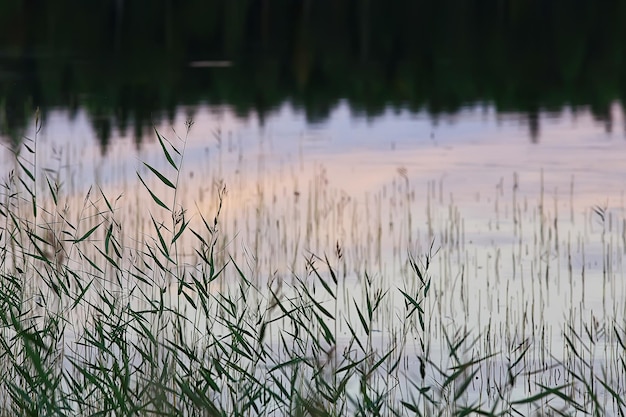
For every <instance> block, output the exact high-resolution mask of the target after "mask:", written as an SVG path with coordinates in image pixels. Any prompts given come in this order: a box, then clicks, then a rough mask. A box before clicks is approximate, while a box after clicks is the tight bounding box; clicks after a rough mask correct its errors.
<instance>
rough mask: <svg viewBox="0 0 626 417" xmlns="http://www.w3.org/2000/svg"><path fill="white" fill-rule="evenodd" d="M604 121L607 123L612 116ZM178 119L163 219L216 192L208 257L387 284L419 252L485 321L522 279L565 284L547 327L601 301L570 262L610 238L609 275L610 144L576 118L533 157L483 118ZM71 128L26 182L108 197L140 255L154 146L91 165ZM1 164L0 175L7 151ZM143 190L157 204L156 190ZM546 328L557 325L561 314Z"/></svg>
mask: <svg viewBox="0 0 626 417" xmlns="http://www.w3.org/2000/svg"><path fill="white" fill-rule="evenodd" d="M613 113H614V117H615V118H616V119H618V120H619V118H620V117H621V116H620V115H621V109H620V108H619V107H618V106H617V105H616V106H615V107H614V111H613ZM185 117H186V114H185V113H184V112H183V111H181V112H179V113H178V114H177V117H176V119H175V122H174V124H173V125H172V126H167V125H165V124H164V125H161V126H157V128H158V130H159V131H160V132H161V133H162V134H163V135H164V136H165V137H167V138H168V139H169V140H170V141H171V142H172V143H173V144H175V145H176V146H178V147H180V148H181V149H182V148H184V163H183V167H184V169H183V170H182V171H181V177H180V185H181V186H180V191H179V193H178V195H177V204H179V205H181V206H182V207H184V208H186V209H187V210H189V214H188V216H190V217H193V218H194V219H195V220H194V221H198V217H197V214H195V215H193V216H192V215H191V214H192V213H201V214H204V215H206V214H207V213H212V212H213V210H215V207H216V204H217V199H216V197H215V190H216V188H215V187H216V184H218V183H219V184H224V185H225V186H226V188H227V190H228V195H227V197H226V199H225V202H224V210H223V213H222V224H223V226H222V233H223V238H224V244H225V245H226V247H225V248H224V249H225V250H227V251H228V252H229V253H232V254H234V256H235V258H236V259H240V260H241V261H242V262H243V264H247V265H250V269H251V271H250V272H251V273H253V274H254V275H256V276H259V277H265V278H267V277H269V276H272V275H274V274H279V275H281V276H289V275H290V274H291V271H293V269H294V268H296V267H297V265H298V264H299V262H300V260H301V259H302V258H303V256H305V255H306V254H307V253H309V252H313V253H317V254H323V253H327V252H329V251H332V249H333V248H335V246H336V245H337V244H339V245H340V246H341V247H342V249H343V252H344V253H345V257H344V263H345V266H344V267H345V273H346V274H347V276H351V277H355V276H358V275H360V274H362V273H363V272H364V271H365V270H368V271H376V272H377V273H379V274H381V275H382V276H387V275H389V274H391V275H392V276H393V275H395V274H398V273H400V271H401V269H402V262H404V260H405V256H404V255H405V254H406V253H407V251H411V252H413V251H418V252H423V251H424V249H425V248H427V247H428V246H429V245H430V243H431V242H432V241H434V245H435V247H436V248H440V249H441V250H440V256H438V257H437V258H436V261H437V262H439V264H440V268H441V270H440V271H439V273H440V278H441V279H443V280H446V282H445V283H444V284H442V286H443V287H444V288H447V287H448V286H449V285H452V283H451V282H447V280H451V279H455V280H459V279H460V280H461V281H460V282H459V284H458V285H460V286H461V287H460V288H461V289H463V288H464V289H463V290H462V291H461V292H462V293H464V294H466V295H467V294H472V293H473V292H474V293H475V294H474V295H476V296H477V297H478V298H480V297H481V296H480V294H482V297H483V298H482V300H481V303H482V304H481V306H482V307H481V308H483V309H484V308H486V309H487V311H494V309H497V308H498V306H499V303H500V302H501V301H498V300H497V299H494V298H493V295H492V294H493V292H494V290H495V289H498V290H497V292H499V291H505V293H500V294H501V295H502V296H503V297H505V298H506V297H507V295H506V294H509V293H515V292H516V291H517V290H516V291H513V288H514V287H515V286H519V285H522V286H523V285H525V284H524V283H526V282H528V281H529V280H531V281H532V280H533V279H534V278H533V277H537V279H539V278H540V277H541V275H542V274H546V276H552V274H553V273H554V274H556V275H557V276H558V277H562V276H570V278H568V280H569V282H570V284H571V288H569V287H568V285H564V284H563V285H562V284H558V285H556V286H551V287H550V289H549V291H548V292H547V293H546V294H545V295H544V296H545V303H544V305H543V306H542V307H541V308H550V309H554V310H555V312H558V311H561V310H562V309H563V307H564V304H562V302H565V301H568V302H572V301H573V299H574V298H575V296H576V297H578V298H579V302H582V301H581V300H582V298H580V297H583V296H584V297H585V299H586V301H587V302H588V303H592V304H590V305H602V304H603V302H604V301H605V297H606V295H607V294H606V293H604V292H598V291H599V290H600V289H601V288H602V287H599V286H596V285H593V284H591V283H592V282H594V281H593V280H594V279H600V278H597V277H596V278H588V279H587V281H586V282H582V283H580V284H578V285H574V284H573V282H574V281H575V280H576V278H575V277H576V276H577V275H579V274H580V269H581V268H583V265H584V264H585V263H587V264H588V265H587V267H588V269H587V272H586V274H587V275H588V276H591V275H593V274H594V272H593V271H594V270H595V268H598V265H601V264H602V263H603V257H602V255H601V253H602V251H601V250H600V249H602V247H601V246H598V245H600V243H601V242H600V241H599V240H598V230H605V231H608V232H610V233H616V235H615V236H616V240H615V241H614V242H612V244H613V245H616V246H615V247H612V248H611V253H613V254H614V255H615V256H616V258H615V259H614V261H615V262H617V264H616V265H615V268H617V269H616V270H615V273H616V274H621V272H618V271H621V257H620V256H618V255H619V254H620V253H621V252H620V251H621V249H620V248H623V246H624V242H623V237H622V238H619V236H620V233H621V228H622V226H623V222H624V220H623V218H622V216H623V213H622V210H623V207H624V201H623V189H624V188H623V163H622V154H623V151H624V147H625V146H626V143H625V142H624V141H623V140H622V138H621V137H619V135H616V134H613V135H612V134H607V133H605V132H604V131H603V130H602V129H601V127H599V126H597V125H596V122H595V121H594V119H593V117H592V116H591V115H590V114H589V113H587V114H565V115H564V116H563V117H562V118H559V119H552V118H545V120H542V123H543V124H544V126H545V127H544V139H543V141H542V143H541V144H540V145H538V146H537V145H533V144H531V143H529V142H528V140H527V139H526V132H525V129H524V127H523V126H520V122H519V121H518V120H517V119H515V118H513V117H512V118H502V117H501V116H500V115H499V114H498V113H497V112H495V111H494V110H493V109H489V108H487V109H484V108H468V109H466V110H464V111H463V112H461V113H460V114H459V116H458V117H455V118H454V119H451V120H448V121H446V120H441V121H440V123H438V124H436V125H433V124H432V122H431V121H430V120H429V117H428V116H427V114H422V115H417V116H416V115H413V114H411V113H408V112H406V113H400V114H397V113H389V114H387V115H386V116H383V117H381V118H380V119H379V120H378V121H376V122H370V121H367V120H359V119H354V118H353V117H352V116H351V112H350V111H349V109H348V107H347V106H342V107H339V109H338V110H337V111H336V112H335V113H334V114H333V117H332V118H331V119H330V120H329V122H327V123H325V124H323V125H317V126H315V127H311V126H310V125H309V124H308V123H307V121H306V118H305V117H304V116H303V115H301V114H299V113H297V112H294V111H293V109H291V108H290V107H284V108H282V109H281V110H280V111H279V112H278V114H277V116H276V117H275V118H272V119H269V120H267V121H266V123H265V124H264V126H262V127H259V125H258V124H257V123H256V122H255V121H254V120H250V121H248V122H243V123H242V122H241V120H240V119H238V118H237V117H236V115H234V114H233V113H232V111H230V110H229V109H228V108H225V107H222V108H211V107H205V108H203V109H202V110H201V111H200V112H198V113H197V114H196V118H195V123H194V126H193V128H192V130H191V131H190V133H189V135H188V136H186V134H185V127H184V121H185ZM73 120H74V121H73V122H70V121H69V120H68V115H67V114H66V113H64V112H58V113H52V114H51V115H50V117H49V118H48V120H47V122H46V123H45V125H44V127H43V129H42V130H41V131H40V132H39V133H38V134H37V135H36V136H37V141H36V143H37V145H36V146H37V151H38V160H37V163H38V165H39V168H40V169H41V168H49V169H53V170H55V171H58V172H59V173H60V175H61V177H62V178H64V181H63V188H64V189H63V192H64V193H65V195H66V196H67V198H68V199H69V200H68V201H69V202H72V201H73V203H70V205H72V204H75V205H76V206H80V205H81V204H82V202H83V199H84V195H85V193H86V192H87V190H88V188H89V187H90V186H91V185H93V184H98V185H99V187H101V189H102V190H103V191H104V193H105V195H107V196H118V195H123V198H122V199H120V206H119V208H118V210H119V212H120V214H124V215H126V216H128V220H129V221H131V222H133V224H132V225H131V226H130V227H125V228H124V230H128V231H134V232H133V233H134V235H133V236H132V241H135V242H136V244H140V242H142V241H143V240H144V239H145V237H143V236H142V234H143V233H149V232H148V230H149V229H150V227H147V226H142V224H143V223H144V222H145V221H147V219H144V218H142V217H141V216H143V215H142V214H141V213H137V211H138V210H139V208H141V207H146V206H148V207H149V206H150V204H151V199H150V196H149V194H148V193H147V192H145V190H144V189H142V187H141V185H140V183H139V182H138V181H137V174H136V173H137V172H139V173H141V174H142V175H144V176H147V177H149V175H148V174H149V171H148V169H147V168H146V167H145V166H143V165H142V164H141V162H146V163H147V164H149V165H151V166H153V167H155V168H156V169H158V170H162V172H164V173H168V172H169V171H168V170H170V171H171V169H170V167H168V164H167V161H165V160H164V158H163V155H162V150H161V147H160V145H159V144H158V142H156V140H155V138H154V136H153V137H152V140H151V141H150V142H148V143H143V144H141V145H140V146H139V147H135V146H134V145H131V144H129V143H128V142H127V141H124V140H123V139H122V138H114V140H113V141H112V143H111V145H110V148H109V152H108V153H107V154H106V155H104V156H103V155H102V154H101V152H100V148H99V146H100V144H99V143H98V141H97V140H96V139H94V137H93V133H92V130H91V128H90V126H89V121H88V118H87V116H86V115H84V114H82V113H78V114H77V115H76V116H75V118H74V119H73ZM119 133H121V132H118V134H119ZM34 136H35V134H34V132H32V135H31V137H34ZM616 136H617V137H616ZM53 150H54V151H53ZM4 161H5V162H4V167H5V172H7V170H8V169H9V168H10V167H11V163H10V162H9V161H10V157H9V155H8V152H6V155H5V158H4ZM149 185H150V187H154V189H156V190H157V192H156V194H157V195H164V196H165V195H168V190H167V187H164V186H163V184H162V183H160V182H159V181H158V180H155V181H153V182H149ZM42 186H43V187H44V188H43V189H42V192H46V189H45V183H42ZM163 198H165V197H163ZM165 202H166V204H170V203H171V201H169V200H166V201H165ZM596 207H600V208H602V209H605V210H607V213H609V214H610V217H607V221H608V220H609V219H610V224H605V225H604V226H602V225H601V224H600V223H599V222H598V219H597V216H596V215H594V213H595V212H594V208H596ZM155 210H157V212H158V208H155ZM137 216H139V217H137ZM607 228H608V229H607ZM566 248H567V250H565V249H566ZM583 248H584V256H583V255H581V253H582V252H583ZM192 253H193V252H192V251H190V252H189V254H190V256H191V254H192ZM239 257H249V259H243V258H239ZM563 257H566V258H567V262H565V260H564V259H565V258H563ZM527 258H528V260H526V259H527ZM583 258H584V259H583ZM251 259H253V260H254V262H253V265H252V264H250V262H251ZM570 268H573V269H572V270H570ZM576 269H578V272H576ZM598 273H599V272H598ZM494 279H495V283H496V284H497V285H496V284H494V281H493V280H494ZM559 279H561V278H559ZM572 280H574V281H572ZM542 281H543V280H542ZM503 282H506V283H507V284H506V285H505V286H504V284H503ZM389 285H394V284H393V280H392V281H391V282H390V283H389ZM494 285H496V286H495V287H494ZM546 285H547V284H546ZM501 286H502V287H501ZM512 286H513V287H512ZM562 287H564V288H562ZM568 288H569V290H568ZM575 288H576V290H575ZM518 290H519V291H523V288H519V289H518ZM554 291H556V292H554ZM553 292H554V293H553ZM611 294H619V292H617V293H616V292H613V291H611ZM531 296H534V293H533V292H532V291H531ZM485 297H487V299H488V300H489V302H488V303H487V304H485V303H486V300H485ZM558 300H560V301H558ZM517 302H519V303H520V304H519V306H518V307H519V308H522V307H523V304H522V301H516V302H515V303H517ZM611 302H616V300H615V299H614V300H613V301H611ZM515 303H514V304H515ZM453 305H454V304H453V303H451V304H450V306H453ZM478 307H479V306H478V305H474V306H473V309H474V314H478V316H475V315H471V316H468V319H469V318H470V317H471V320H470V323H471V325H472V326H477V327H479V328H480V326H481V325H482V324H483V323H481V318H480V317H481V316H480V311H481V309H479V308H478ZM466 314H469V311H467V312H466ZM550 317H553V318H554V319H556V320H557V322H558V321H559V320H561V319H562V314H554V315H551V316H550Z"/></svg>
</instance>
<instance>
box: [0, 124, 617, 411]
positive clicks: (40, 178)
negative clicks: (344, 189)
mask: <svg viewBox="0 0 626 417" xmlns="http://www.w3.org/2000/svg"><path fill="white" fill-rule="evenodd" d="M37 123H38V122H37ZM191 127H192V123H191V122H188V123H187V132H188V131H189V129H191ZM155 134H156V138H157V140H158V144H159V146H160V148H161V151H162V158H163V159H164V161H165V167H166V168H165V169H157V168H156V167H155V166H153V165H150V164H147V163H144V164H143V168H142V169H141V171H140V172H138V174H137V188H136V190H137V192H141V193H143V194H145V195H146V196H147V197H148V198H149V201H150V204H149V205H139V204H137V205H136V206H134V207H133V210H134V211H135V213H134V214H135V216H137V218H141V219H144V220H146V222H143V223H142V224H146V223H147V224H148V225H149V227H148V228H147V229H144V228H143V227H142V228H141V230H125V229H124V227H123V226H122V225H123V224H125V223H124V222H123V219H121V218H120V217H121V214H120V212H121V209H120V208H119V207H120V206H121V205H123V204H124V201H125V200H126V201H129V200H130V203H131V204H132V202H133V200H132V196H131V197H129V196H116V197H111V196H107V195H105V193H104V192H103V191H102V190H101V189H99V188H98V187H97V186H94V187H93V188H91V189H90V190H89V192H88V193H87V194H86V195H85V196H84V199H83V202H82V205H80V206H73V205H69V204H67V201H68V200H67V199H66V198H65V196H64V187H63V185H64V178H63V176H62V168H61V163H60V162H59V167H58V168H57V169H41V168H40V167H39V166H38V164H37V159H36V158H37V149H36V145H37V140H36V137H35V138H34V139H33V140H32V141H27V142H26V143H25V144H24V147H23V150H22V152H21V153H19V154H17V155H15V166H14V169H13V170H12V171H11V172H10V173H9V175H8V176H7V177H6V179H5V180H4V183H3V185H2V202H1V204H0V217H1V220H2V226H1V229H0V251H1V252H2V253H1V255H2V256H1V257H0V259H1V264H0V273H1V280H2V282H1V285H0V386H1V389H0V415H7V416H9V415H10V416H13V415H32V416H40V415H50V416H67V415H81V416H83V415H94V416H95V415H97V416H122V415H127V416H130V415H133V416H135V415H146V416H147V415H165V416H257V415H259V416H283V415H289V416H343V415H356V416H400V415H402V416H404V415H416V416H434V415H437V416H462V415H487V416H492V415H493V416H495V415H530V414H535V415H578V414H580V415H585V414H593V415H598V416H601V415H624V412H625V410H626V404H625V403H624V400H623V394H624V392H623V390H624V388H623V387H624V386H625V383H624V382H625V381H624V375H626V365H625V363H626V356H625V355H626V347H625V344H624V341H625V340H626V331H625V329H624V324H623V322H620V321H616V322H615V323H612V324H609V323H602V324H600V323H596V322H594V321H593V319H592V320H591V321H590V322H589V323H586V322H580V323H575V322H574V320H575V319H574V318H572V319H570V320H569V322H568V323H567V325H566V326H564V328H563V335H562V336H563V339H564V340H565V344H564V346H563V352H562V354H561V352H556V351H554V349H552V347H551V346H550V344H549V343H547V342H545V340H546V338H545V337H544V335H545V333H546V332H550V329H545V328H542V327H541V321H540V320H538V322H539V324H538V325H533V326H532V328H531V329H530V330H525V329H509V328H506V329H503V328H501V327H498V326H496V325H493V326H492V325H491V320H489V322H488V323H489V324H488V325H486V326H485V327H484V328H483V329H480V330H476V329H475V328H472V327H471V326H468V324H467V322H466V321H464V320H463V319H462V318H463V317H464V316H467V314H469V313H468V310H469V308H468V307H467V305H468V304H469V303H470V302H471V301H470V300H467V299H466V298H463V297H467V294H468V292H469V291H465V290H464V289H465V288H467V286H468V285H470V284H469V283H468V282H467V279H466V278H465V276H464V275H461V276H460V278H459V279H460V281H455V283H452V284H450V283H449V282H448V280H449V279H450V277H444V278H442V279H435V278H433V275H432V265H433V259H434V258H435V257H437V256H441V255H440V254H437V253H436V250H435V248H434V247H433V245H432V244H431V245H430V248H429V249H427V250H426V251H425V252H424V253H422V254H421V255H418V254H415V253H412V252H409V253H407V254H402V255H401V256H402V257H403V260H402V261H401V268H400V270H399V273H401V274H402V276H403V280H402V282H403V285H402V286H400V285H395V284H394V285H389V281H388V278H387V277H385V276H384V274H385V271H384V270H383V269H379V270H371V269H368V268H362V269H361V268H356V267H355V270H357V271H358V272H359V275H358V277H357V280H358V284H356V285H355V283H354V282H351V281H350V280H348V279H346V273H345V269H346V267H345V259H344V257H345V256H346V255H345V253H344V249H343V247H342V244H341V242H336V243H335V244H333V245H332V246H329V247H325V248H324V250H323V251H322V252H321V253H317V254H313V253H304V251H302V252H303V254H302V256H299V257H297V258H296V259H294V260H293V261H292V262H291V270H292V272H291V274H290V275H289V276H287V275H283V274H281V273H278V272H276V273H272V272H270V273H269V274H268V276H267V277H266V279H259V276H261V275H262V274H261V273H260V272H259V270H258V269H257V268H256V267H253V266H249V265H242V264H241V263H240V262H238V261H237V260H236V256H234V255H233V254H232V253H229V247H228V243H227V239H225V238H224V236H223V231H222V228H223V224H222V222H221V213H222V207H223V204H224V201H225V200H226V199H227V198H228V194H227V188H226V187H225V186H224V184H222V183H216V184H214V186H213V196H214V199H215V201H216V202H217V204H216V206H215V210H214V212H212V213H209V214H207V213H206V212H203V211H202V210H199V211H198V212H193V213H194V214H192V211H189V210H190V209H189V208H188V207H183V206H182V205H181V202H180V201H181V199H180V197H179V191H180V189H181V187H182V182H183V179H182V178H183V177H182V176H181V170H182V166H183V160H184V155H185V142H186V141H185V138H181V137H178V136H177V137H176V139H175V140H174V141H170V140H168V139H167V138H165V137H164V136H163V135H161V134H160V133H159V132H157V131H155ZM401 174H402V173H401ZM402 177H403V181H400V182H399V183H398V184H397V187H396V191H394V192H399V193H400V195H401V199H399V200H398V201H400V202H401V203H399V204H405V205H404V206H402V207H403V208H402V210H405V211H406V212H408V214H407V215H408V217H409V223H408V225H409V229H411V226H410V225H411V220H410V216H411V212H410V210H409V205H410V202H411V199H412V197H411V195H410V192H409V188H408V187H409V180H408V178H407V177H406V175H405V174H404V175H402ZM155 184H159V186H155ZM433 188H434V187H433ZM163 190H166V192H164V191H163ZM398 190H399V191H398ZM433 194H434V192H433ZM321 198H322V196H321V195H320V194H317V193H316V192H315V191H314V192H313V194H312V195H311V196H310V199H311V202H310V214H309V216H310V217H312V218H315V217H316V216H319V211H318V210H319V208H316V207H317V204H318V203H319V201H318V199H321ZM431 198H433V199H434V197H433V196H431V195H430V191H429V196H428V200H429V201H430V199H431ZM514 198H515V197H514ZM377 204H379V203H377ZM429 204H430V203H429ZM542 207H543V205H542ZM428 211H429V213H430V212H431V211H430V208H428ZM597 212H598V214H602V220H603V221H604V211H601V210H599V209H598V210H597ZM539 215H542V216H544V215H545V213H539ZM429 216H430V215H429ZM449 219H450V223H449V224H448V225H447V226H446V230H447V231H446V236H448V239H449V240H450V242H451V244H450V246H447V247H457V248H458V247H459V246H461V245H462V244H463V242H462V239H461V237H460V236H461V234H462V232H461V230H462V229H463V227H464V226H463V227H462V226H460V225H459V215H458V212H457V211H455V210H454V209H453V207H451V209H450V217H449ZM541 224H542V226H541V227H542V228H541V229H540V230H539V232H538V233H539V235H538V236H539V237H538V238H539V239H541V240H542V242H544V244H545V248H546V250H547V248H549V247H551V246H550V245H551V243H550V241H549V238H548V232H547V231H546V230H545V229H544V228H543V227H544V225H545V223H541ZM137 227H139V226H137ZM428 227H429V230H430V232H429V235H430V236H429V239H432V235H433V234H434V233H435V232H434V230H435V228H436V227H437V226H436V225H435V224H434V222H432V221H431V220H429V222H428ZM310 233H314V231H310ZM380 233H382V228H379V229H378V232H377V234H375V236H378V237H377V238H373V237H372V236H371V235H370V236H369V237H368V239H370V238H371V239H374V240H376V241H377V242H378V245H374V246H375V247H374V249H373V253H378V254H380V253H381V252H382V248H381V247H380V241H381V238H380V236H379V235H380ZM519 233H520V234H521V233H522V231H521V226H520V230H519ZM258 236H259V235H258ZM406 236H407V238H408V239H409V240H410V241H412V240H413V239H416V238H415V237H414V236H412V234H411V232H410V231H408V232H407V234H406ZM323 241H324V239H321V242H322V243H323ZM183 242H184V243H183ZM431 242H432V240H431ZM256 244H260V245H262V244H263V242H257V243H256ZM320 244H321V243H320ZM322 246H323V245H322ZM296 252H297V251H296ZM250 256H251V257H253V256H254V254H252V255H250ZM379 256H382V255H379ZM605 258H606V257H605ZM533 267H535V266H533ZM536 267H537V268H540V269H541V268H544V269H542V271H545V272H546V274H547V275H548V274H549V272H548V270H547V269H545V268H546V266H545V265H538V266H536ZM495 270H496V271H497V270H498V268H497V266H496V268H495ZM299 271H301V272H299ZM342 271H343V273H342ZM448 271H449V270H448ZM488 279H489V278H488ZM491 279H496V280H497V279H498V277H495V278H493V277H492V278H491ZM395 282H396V281H394V283H395ZM439 283H446V284H445V285H443V284H442V285H439ZM457 284H458V285H459V286H460V288H461V291H460V294H461V299H460V300H458V305H456V306H455V308H454V309H453V310H452V311H454V312H455V313H456V314H455V316H454V317H450V318H449V320H444V319H441V315H442V314H441V311H443V310H446V308H447V307H445V306H447V305H448V304H456V303H457V300H456V298H455V297H456V295H455V294H454V291H452V289H451V288H453V287H454V286H455V285H457ZM533 285H534V284H533ZM537 285H542V284H537ZM546 285H547V284H546ZM448 292H449V293H448ZM524 311H528V316H531V315H533V314H534V310H533V306H529V308H528V310H524ZM438 312H439V314H438ZM528 316H526V313H525V317H524V320H523V322H524V323H528V322H529V321H530V319H529V318H528ZM436 317H439V319H436ZM572 317H574V315H572ZM616 317H619V315H618V316H616ZM622 317H623V316H622ZM510 321H511V322H513V321H514V320H513V318H511V320H510ZM502 340H506V342H505V343H502V342H501V341H502ZM601 349H604V350H605V351H606V352H608V355H604V356H602V357H607V358H609V360H607V361H598V357H600V356H601V355H599V353H598V351H599V350H601ZM546 375H548V376H546ZM551 375H552V376H551Z"/></svg>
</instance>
